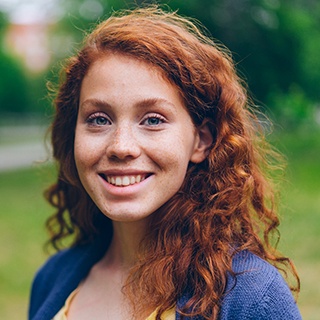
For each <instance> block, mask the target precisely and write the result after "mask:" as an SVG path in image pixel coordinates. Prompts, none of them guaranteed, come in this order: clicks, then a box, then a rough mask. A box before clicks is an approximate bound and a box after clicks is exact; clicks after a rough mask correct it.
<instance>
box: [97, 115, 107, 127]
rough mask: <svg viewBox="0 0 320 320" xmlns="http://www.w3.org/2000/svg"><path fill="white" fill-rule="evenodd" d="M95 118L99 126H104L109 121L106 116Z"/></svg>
mask: <svg viewBox="0 0 320 320" xmlns="http://www.w3.org/2000/svg"><path fill="white" fill-rule="evenodd" d="M93 120H94V122H95V124H96V125H97V126H104V125H106V124H107V123H108V122H109V121H108V119H107V118H105V117H96V118H95V119H93Z"/></svg>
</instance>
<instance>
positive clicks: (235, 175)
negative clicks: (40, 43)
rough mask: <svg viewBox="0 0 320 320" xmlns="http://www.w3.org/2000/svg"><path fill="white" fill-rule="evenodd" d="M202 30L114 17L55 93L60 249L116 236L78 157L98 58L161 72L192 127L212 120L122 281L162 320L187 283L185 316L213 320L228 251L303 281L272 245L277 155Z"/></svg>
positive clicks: (51, 195) (161, 18)
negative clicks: (79, 125)
mask: <svg viewBox="0 0 320 320" xmlns="http://www.w3.org/2000/svg"><path fill="white" fill-rule="evenodd" d="M203 30H204V29H203V27H201V26H200V25H199V24H198V23H195V22H193V21H191V20H189V19H186V18H183V17H181V16H179V15H177V14H176V13H174V12H165V11H163V10H161V9H159V8H157V7H148V8H144V9H135V10H133V11H125V12H122V13H120V14H114V15H112V16H111V17H110V18H108V19H107V20H105V21H103V22H102V23H100V24H99V25H98V26H97V27H96V29H95V30H94V31H93V32H92V33H91V34H89V35H88V36H87V37H86V39H85V42H84V45H83V47H82V49H81V50H79V52H78V53H77V54H76V55H75V56H73V57H72V58H70V59H69V60H68V61H67V63H66V66H65V68H64V70H63V75H64V76H63V79H62V83H61V85H60V87H59V90H58V93H57V95H56V98H55V118H54V121H53V124H52V128H51V129H52V145H53V154H54V158H55V160H56V162H57V164H58V180H57V182H56V183H55V184H54V185H52V186H51V187H50V188H49V189H48V190H46V193H45V194H46V198H47V200H48V201H49V202H50V203H51V204H52V205H53V206H54V207H56V210H57V211H56V213H55V214H54V215H52V216H51V217H50V218H49V219H48V221H47V228H48V230H49V232H50V235H51V237H50V242H51V244H52V245H53V246H54V247H55V248H57V249H59V244H60V243H61V241H62V240H64V239H65V238H66V237H68V236H70V235H73V236H74V237H73V245H79V244H82V243H85V242H91V241H93V239H94V237H95V236H96V235H98V234H101V233H108V234H110V237H111V236H112V223H111V221H110V220H108V219H106V223H104V224H101V223H100V222H99V215H101V212H100V211H99V209H98V208H97V206H96V205H95V204H94V203H93V201H92V200H91V198H90V197H89V196H88V194H87V193H86V191H85V190H84V188H83V186H82V185H81V182H80V180H79V177H78V173H77V169H76V166H75V160H74V150H73V147H74V135H75V127H76V119H77V113H78V104H79V95H80V90H81V83H82V80H83V78H84V76H85V75H86V73H87V71H88V68H90V66H91V64H92V63H93V62H94V61H96V60H97V59H98V58H99V57H101V56H103V55H106V54H108V53H110V52H112V53H116V54H117V53H118V54H125V55H128V56H130V57H134V58H136V59H139V60H141V61H144V62H145V63H148V64H150V65H152V66H153V67H155V68H158V69H160V70H161V72H162V73H163V74H164V76H165V78H166V79H167V80H168V81H170V83H171V84H173V85H174V86H175V87H176V88H177V90H179V92H180V94H181V96H182V97H183V99H184V102H185V105H186V107H187V109H188V110H189V114H190V116H191V118H192V119H193V122H194V124H195V126H199V125H200V124H202V123H203V121H208V124H209V126H210V130H211V133H212V135H213V138H214V142H213V144H212V146H211V147H210V150H209V154H208V157H207V158H206V160H205V161H203V162H202V163H200V164H190V165H189V167H188V170H187V174H186V178H185V180H184V183H183V185H182V186H181V188H180V190H179V192H178V193H177V194H175V196H173V197H172V199H170V200H169V201H168V202H167V203H165V204H164V205H163V206H162V207H161V208H160V209H159V210H158V214H155V215H153V221H152V222H151V225H152V226H151V227H150V228H149V231H148V234H147V235H146V236H145V238H144V240H143V241H142V243H141V247H140V251H139V252H140V254H139V258H138V259H137V263H136V265H135V266H134V267H133V269H132V270H131V273H130V276H129V278H128V281H127V284H126V286H125V291H126V294H127V295H128V297H129V298H130V299H131V301H135V302H137V303H135V305H136V306H137V305H139V306H140V307H141V308H143V306H146V305H154V306H157V307H159V309H158V316H157V319H160V314H161V313H162V312H163V311H165V310H167V309H169V308H170V307H172V306H174V305H175V303H176V301H177V299H178V298H179V297H180V296H181V295H182V294H183V293H184V292H185V290H186V288H188V289H189V292H190V299H189V301H188V303H187V304H186V305H185V307H184V308H183V309H181V310H179V312H181V314H182V315H187V314H189V315H201V316H202V317H203V318H204V319H216V318H217V316H218V313H219V307H220V301H221V298H222V297H223V294H224V291H225V288H226V277H227V274H228V273H229V274H233V273H232V267H231V266H232V257H233V255H234V254H235V253H236V252H239V251H242V250H249V251H251V252H253V253H255V254H256V255H258V256H260V257H262V258H263V259H265V260H267V261H269V262H271V263H272V264H274V265H276V266H277V267H278V268H279V269H283V270H290V271H292V272H293V274H294V276H295V278H296V280H297V285H296V287H295V288H292V290H296V291H298V290H299V278H298V276H297V273H296V271H295V269H294V266H293V265H292V263H291V261H290V260H289V259H288V258H286V257H284V256H282V255H281V254H280V253H278V252H277V251H276V249H275V248H274V245H273V243H272V241H271V239H272V234H274V231H276V235H277V236H278V233H277V227H278V225H279V219H278V216H277V214H276V208H275V196H274V194H275V193H274V191H273V186H272V184H271V183H270V181H271V180H270V179H269V174H268V172H270V170H269V169H270V168H271V167H272V166H273V165H274V163H275V160H276V157H275V153H274V152H273V151H272V150H271V148H269V147H268V144H267V143H266V142H265V139H264V137H263V130H262V129H261V126H260V125H259V121H258V120H257V117H256V116H255V115H254V112H253V111H252V110H251V109H252V108H251V107H250V104H251V103H250V102H249V100H248V97H247V92H246V91H247V90H246V87H245V85H244V83H243V81H242V80H241V79H240V78H239V77H238V75H237V73H236V71H235V67H234V63H233V61H232V59H231V57H230V54H229V53H228V50H227V49H226V48H224V47H223V46H222V45H220V44H217V43H216V42H215V41H214V40H212V39H211V37H209V36H207V35H205V32H204V31H203ZM141 288H143V290H142V289H141Z"/></svg>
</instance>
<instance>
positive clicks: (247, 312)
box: [29, 240, 301, 320]
mask: <svg viewBox="0 0 320 320" xmlns="http://www.w3.org/2000/svg"><path fill="white" fill-rule="evenodd" d="M105 250H106V242H105V241H101V240H100V241H99V240H96V241H95V242H94V243H93V244H90V245H84V246H77V247H74V248H71V249H67V250H64V251H60V252H59V253H57V254H55V255H54V256H52V257H51V258H50V259H49V260H48V261H47V262H46V264H45V265H44V266H43V267H42V268H41V269H40V270H39V271H38V273H37V275H36V277H35V279H34V282H33V286H32V291H31V299H30V306H29V320H51V319H52V318H53V317H54V316H55V314H56V313H57V312H58V311H59V310H60V309H61V308H62V306H63V305H64V303H65V301H66V299H67V297H68V296H69V294H70V293H71V292H72V291H73V290H74V289H75V288H76V287H77V286H78V285H79V283H80V282H81V280H83V279H84V278H85V277H86V275H87V274H88V272H89V271H90V269H91V267H92V266H93V265H94V264H95V263H96V262H97V261H98V260H99V259H101V257H102V256H103V254H104V252H105ZM233 270H234V272H236V273H238V275H237V276H236V283H235V282H234V279H233V278H232V277H231V276H230V277H228V284H227V288H226V292H228V291H229V290H230V289H231V288H232V287H233V286H234V285H235V286H234V288H233V289H232V290H231V291H230V292H229V293H228V294H227V295H225V298H224V300H223V301H222V306H221V310H220V316H219V319H221V320H226V319H228V320H229V319H230V320H231V319H237V320H239V319H270V320H271V319H272V320H280V319H281V320H284V319H285V320H291V319H301V316H300V313H299V310H298V308H297V306H296V304H295V301H294V299H293V297H292V295H291V292H290V290H289V288H288V286H287V284H286V283H285V281H284V280H283V278H282V276H281V275H280V273H279V272H278V270H277V269H276V268H274V267H273V266H271V265H270V264H269V263H267V262H266V261H264V260H262V259H261V258H259V257H257V256H256V255H254V254H252V253H250V252H247V251H244V252H241V253H240V254H237V255H236V256H235V257H234V259H233ZM187 300H188V297H186V296H183V297H182V298H181V299H179V301H178V302H177V304H178V307H179V306H180V307H181V306H183V305H184V304H185V303H186V301H187ZM176 319H177V320H180V319H181V317H180V315H179V314H178V313H176ZM193 319H198V320H200V319H201V317H197V318H193Z"/></svg>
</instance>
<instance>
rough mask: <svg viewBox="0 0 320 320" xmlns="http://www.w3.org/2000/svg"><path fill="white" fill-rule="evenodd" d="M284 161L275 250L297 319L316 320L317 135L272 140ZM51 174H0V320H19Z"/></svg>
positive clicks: (36, 259)
mask: <svg viewBox="0 0 320 320" xmlns="http://www.w3.org/2000/svg"><path fill="white" fill-rule="evenodd" d="M275 142H276V144H277V145H278V148H279V149H280V150H281V151H282V152H284V153H285V154H286V155H287V158H288V174H287V180H288V182H286V183H285V184H284V186H283V197H282V205H281V217H282V221H283V225H282V226H281V233H282V238H281V245H280V248H281V250H282V251H284V252H285V253H286V254H287V255H289V256H290V257H292V259H293V260H294V261H295V263H296V266H297V268H298V271H299V274H300V277H301V282H302V290H301V294H300V297H299V300H298V303H299V306H300V309H301V312H302V315H303V318H304V319H305V320H313V319H316V318H318V317H319V314H320V305H319V301H320V290H319V283H318V282H319V281H318V278H319V276H318V273H319V270H320V250H319V248H320V245H319V244H320V243H319V242H320V240H319V234H320V183H319V181H320V161H319V160H320V134H319V132H314V133H309V134H306V133H303V132H302V133H299V134H295V135H292V134H283V135H278V136H277V138H275ZM52 171H53V170H52V168H50V167H46V166H42V167H38V168H33V169H29V170H19V171H14V172H8V173H0V204H1V211H0V219H1V224H0V237H1V239H0V241H1V242H0V243H1V256H0V283H1V286H0V319H25V318H26V313H27V305H28V296H29V290H30V285H31V281H32V277H33V275H34V273H35V271H36V270H37V268H38V267H39V266H40V265H41V264H42V263H43V262H44V260H45V259H46V255H45V254H44V252H43V244H44V242H45V240H46V233H45V230H44V221H45V219H46V218H47V216H48V215H49V214H50V213H51V212H52V210H51V208H50V207H49V206H48V205H47V204H46V203H45V201H44V200H43V198H42V190H43V189H44V187H45V186H47V185H48V184H49V183H50V182H51V181H52V177H53V173H52Z"/></svg>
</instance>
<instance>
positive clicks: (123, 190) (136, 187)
mask: <svg viewBox="0 0 320 320" xmlns="http://www.w3.org/2000/svg"><path fill="white" fill-rule="evenodd" d="M152 177H153V175H151V176H149V177H148V178H146V179H144V180H143V181H141V182H138V183H135V184H130V185H128V186H121V187H119V186H115V185H113V184H111V183H109V182H108V181H106V180H105V179H104V178H102V177H101V176H99V178H100V180H101V181H102V183H103V187H104V188H105V190H106V191H107V192H108V193H109V194H111V195H113V196H123V197H125V196H126V197H128V196H133V195H135V194H136V193H138V192H140V191H141V189H142V188H145V186H146V185H147V184H148V183H149V181H150V180H151V179H152Z"/></svg>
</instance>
